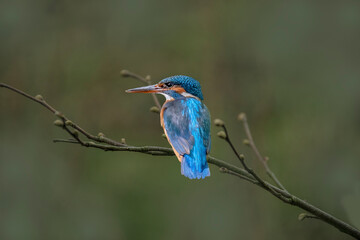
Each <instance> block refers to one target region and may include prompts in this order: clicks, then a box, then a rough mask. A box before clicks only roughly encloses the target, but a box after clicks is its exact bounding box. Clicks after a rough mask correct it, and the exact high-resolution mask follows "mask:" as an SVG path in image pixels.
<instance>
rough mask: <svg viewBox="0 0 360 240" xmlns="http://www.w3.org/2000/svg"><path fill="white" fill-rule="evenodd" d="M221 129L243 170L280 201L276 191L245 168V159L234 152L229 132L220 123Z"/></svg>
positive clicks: (252, 171) (223, 124)
mask: <svg viewBox="0 0 360 240" xmlns="http://www.w3.org/2000/svg"><path fill="white" fill-rule="evenodd" d="M221 127H222V128H223V129H224V132H225V138H224V140H225V141H226V142H227V143H228V144H229V145H230V147H231V149H232V151H233V152H234V154H235V156H236V157H237V158H238V159H239V161H240V162H241V164H242V166H243V167H244V169H245V170H246V171H247V172H248V173H249V174H251V175H252V176H253V177H254V178H255V179H256V181H257V182H258V183H259V184H260V185H261V186H262V187H263V188H264V189H265V190H268V191H269V192H270V193H271V194H273V195H275V196H276V197H278V198H281V199H282V196H281V194H279V193H277V192H276V191H274V190H273V189H272V188H271V187H269V186H268V185H267V184H265V182H264V180H262V179H261V178H260V177H259V176H258V175H257V174H256V173H255V172H254V170H252V169H251V168H249V167H248V166H247V164H246V163H245V157H244V155H243V154H239V153H238V151H237V150H236V148H235V147H234V144H233V143H232V142H231V140H230V137H229V132H228V131H227V128H226V126H225V123H222V125H221ZM282 200H284V201H288V200H285V199H282Z"/></svg>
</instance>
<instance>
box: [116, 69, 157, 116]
mask: <svg viewBox="0 0 360 240" xmlns="http://www.w3.org/2000/svg"><path fill="white" fill-rule="evenodd" d="M121 75H122V76H123V77H131V78H134V79H137V80H139V81H141V82H144V83H146V84H147V85H151V77H150V75H147V76H146V77H145V78H144V77H142V76H140V75H138V74H136V73H133V72H130V71H128V70H125V69H124V70H122V71H121ZM151 96H152V97H153V100H154V102H155V105H156V106H157V107H158V108H159V109H161V104H160V102H159V99H158V98H157V97H156V94H155V93H151Z"/></svg>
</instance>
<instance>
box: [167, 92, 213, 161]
mask: <svg viewBox="0 0 360 240" xmlns="http://www.w3.org/2000/svg"><path fill="white" fill-rule="evenodd" d="M162 115H163V116H162V118H163V120H162V122H163V127H164V129H165V134H166V135H167V138H168V140H169V142H170V144H171V145H172V147H173V148H174V150H175V151H176V152H177V154H178V155H180V156H183V155H184V154H190V151H191V149H192V148H193V146H194V144H195V141H197V140H199V141H200V139H202V140H203V145H204V147H205V148H206V149H207V152H206V153H208V152H209V150H210V115H209V112H208V110H207V108H206V106H205V105H204V104H203V103H201V101H199V100H197V99H194V98H184V99H178V100H174V101H168V102H167V103H165V105H164V108H163V113H162ZM194 131H196V132H197V133H199V134H196V136H200V139H195V138H194ZM179 160H181V159H179Z"/></svg>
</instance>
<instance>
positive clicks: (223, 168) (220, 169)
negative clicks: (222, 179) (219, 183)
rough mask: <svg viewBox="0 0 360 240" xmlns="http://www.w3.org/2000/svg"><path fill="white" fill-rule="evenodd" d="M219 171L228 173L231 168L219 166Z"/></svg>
mask: <svg viewBox="0 0 360 240" xmlns="http://www.w3.org/2000/svg"><path fill="white" fill-rule="evenodd" d="M219 171H220V172H221V173H228V172H229V169H227V168H225V167H221V168H219Z"/></svg>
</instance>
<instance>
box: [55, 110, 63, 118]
mask: <svg viewBox="0 0 360 240" xmlns="http://www.w3.org/2000/svg"><path fill="white" fill-rule="evenodd" d="M55 115H56V116H57V117H59V118H64V114H62V113H61V112H59V111H56V112H55Z"/></svg>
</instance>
